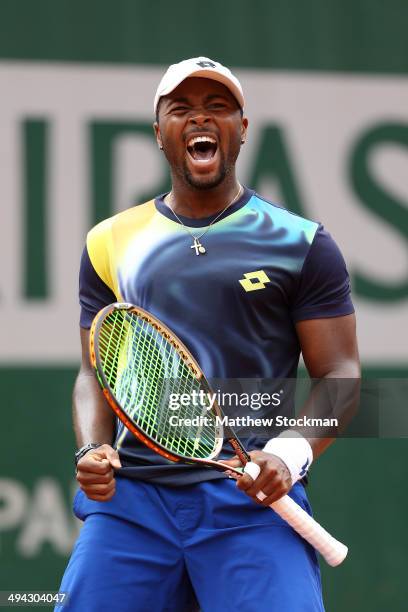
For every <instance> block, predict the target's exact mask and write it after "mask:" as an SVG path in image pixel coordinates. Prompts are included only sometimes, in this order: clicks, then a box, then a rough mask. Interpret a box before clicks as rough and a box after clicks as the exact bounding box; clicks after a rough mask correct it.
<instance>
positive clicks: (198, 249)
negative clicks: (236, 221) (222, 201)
mask: <svg viewBox="0 0 408 612" xmlns="http://www.w3.org/2000/svg"><path fill="white" fill-rule="evenodd" d="M243 191H244V188H243V187H242V185H239V188H238V191H237V193H236V195H235V197H234V199H233V200H231V202H230V203H229V204H227V205H226V207H225V208H223V210H222V211H221V212H219V213H218V215H217V216H216V217H215V219H213V220H212V221H211V223H210V224H209V225H207V227H206V228H205V229H204V231H203V232H201V234H198V235H197V236H196V235H195V234H193V232H192V231H191V230H190V228H189V227H187V226H186V225H184V223H183V222H182V220H181V219H180V217H179V216H178V214H177V213H176V212H175V211H174V210H173V208H172V207H171V205H170V202H173V201H174V198H173V192H172V191H171V192H170V193H169V195H168V196H167V197H168V201H167V206H168V207H169V208H170V210H171V212H172V213H173V215H174V216H175V217H176V219H177V220H178V222H179V223H180V225H181V227H182V228H183V229H184V230H185V231H186V232H187V233H188V234H190V236H191V238H192V239H193V244H192V245H191V247H190V249H194V250H195V254H196V255H205V254H206V252H207V249H206V248H205V247H204V246H203V245H202V244H201V242H200V238H202V237H203V236H204V235H205V234H206V233H207V232H208V230H209V229H210V228H211V226H212V224H213V223H215V222H216V221H217V219H219V218H220V217H221V215H222V214H224V213H225V211H226V210H227V209H228V208H229V207H230V206H232V205H233V204H234V203H235V202H236V201H237V200H238V199H239V198H240V197H241V194H242V192H243Z"/></svg>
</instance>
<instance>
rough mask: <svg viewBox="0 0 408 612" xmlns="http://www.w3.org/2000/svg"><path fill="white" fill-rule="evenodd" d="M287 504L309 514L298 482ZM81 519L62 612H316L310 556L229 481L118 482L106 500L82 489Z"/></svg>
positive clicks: (314, 566)
mask: <svg viewBox="0 0 408 612" xmlns="http://www.w3.org/2000/svg"><path fill="white" fill-rule="evenodd" d="M291 496H292V497H293V498H294V499H295V500H296V502H297V503H299V504H300V505H301V506H303V508H305V509H306V510H307V511H308V512H310V506H309V503H308V501H307V497H306V493H305V491H304V488H303V486H302V485H301V484H296V485H295V486H294V487H293V489H292V491H291ZM74 511H75V514H76V516H77V517H78V518H80V519H81V520H84V525H83V527H82V530H81V533H80V536H79V538H78V540H77V542H76V544H75V547H74V550H73V553H72V556H71V559H70V561H69V564H68V567H67V569H66V571H65V574H64V577H63V580H62V584H61V587H60V590H61V591H65V592H67V593H68V594H69V597H70V603H68V605H66V606H64V607H63V608H62V607H57V608H56V609H57V610H61V611H62V612H104V611H106V612H108V611H109V612H111V611H112V610H114V611H116V610H117V611H120V612H165V611H166V612H186V611H190V610H199V609H200V610H201V611H202V612H221V611H222V612H229V611H233V610H240V612H322V611H323V610H324V608H323V603H322V594H321V582H320V572H319V566H318V562H317V558H316V553H315V551H314V549H313V548H312V547H311V546H309V545H308V544H307V543H306V542H305V541H304V540H303V539H302V538H301V537H299V536H298V535H297V534H296V533H295V532H294V531H293V530H292V529H291V528H290V527H288V525H287V524H286V523H285V522H284V521H283V520H282V519H281V518H280V517H279V516H277V515H276V514H275V512H273V511H272V510H270V509H269V508H263V507H261V506H259V505H257V504H255V503H254V502H253V501H252V500H251V499H250V498H249V497H248V496H246V495H245V494H244V493H242V492H241V491H239V490H238V489H237V488H236V484H235V482H234V481H232V480H227V479H225V480H214V481H208V482H201V483H199V484H195V485H190V486H185V487H178V488H170V487H166V486H162V485H153V484H149V483H145V482H141V481H136V480H130V479H127V478H118V479H117V487H116V493H115V496H114V497H113V498H112V499H111V500H110V501H109V502H95V501H91V500H89V499H88V498H87V497H86V496H85V494H84V493H83V492H82V491H79V492H78V493H77V495H76V497H75V501H74Z"/></svg>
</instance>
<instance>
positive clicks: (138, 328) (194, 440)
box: [99, 310, 219, 458]
mask: <svg viewBox="0 0 408 612" xmlns="http://www.w3.org/2000/svg"><path fill="white" fill-rule="evenodd" d="M99 347H100V361H101V365H102V369H103V371H104V374H105V377H106V379H107V381H108V383H109V386H110V389H111V390H112V391H113V394H114V395H115V397H116V398H117V400H118V402H119V404H120V405H121V406H122V407H124V408H125V410H126V413H127V415H128V416H129V417H130V418H131V419H132V420H133V421H134V423H135V424H136V425H137V426H138V427H139V428H140V429H141V430H142V431H143V432H145V433H146V434H148V435H149V436H150V437H151V438H152V439H153V440H154V441H156V442H158V443H159V444H161V445H162V446H163V447H164V448H166V450H170V451H172V452H175V453H177V454H179V455H183V456H185V457H198V458H208V457H211V456H213V455H214V454H215V452H216V449H217V446H218V442H219V439H218V437H217V435H216V434H217V427H216V422H215V415H214V413H213V412H212V411H210V410H208V408H209V402H208V400H206V401H204V402H203V403H201V404H200V403H199V402H198V401H195V402H193V401H190V403H189V404H188V405H187V406H183V407H181V409H180V411H173V410H172V409H171V408H170V399H171V396H172V395H173V397H174V396H175V397H179V398H180V397H181V396H182V395H183V394H184V395H185V396H186V395H188V396H190V397H192V392H196V394H197V395H196V399H198V393H199V392H200V390H201V383H200V381H199V380H198V379H197V378H196V376H195V375H194V373H193V372H192V370H191V368H190V367H189V365H188V364H187V363H186V362H185V361H184V360H183V359H182V357H181V356H180V355H179V353H178V351H177V350H176V348H175V347H174V346H173V344H172V342H171V338H169V336H168V334H164V333H162V332H160V331H159V329H156V328H155V327H153V325H151V324H150V323H149V322H148V321H147V320H144V319H143V318H141V317H139V316H137V315H136V314H134V313H132V312H128V311H124V310H115V311H113V312H111V313H109V315H108V316H107V317H106V318H105V320H104V322H103V324H102V325H101V327H100V331H99ZM179 413H180V416H182V419H181V424H180V425H176V426H175V425H174V424H172V423H171V420H170V417H171V416H172V415H173V414H175V415H178V414H179ZM196 417H199V418H198V419H196ZM204 417H205V420H204ZM187 419H190V423H189V422H188V420H187ZM193 423H194V424H193Z"/></svg>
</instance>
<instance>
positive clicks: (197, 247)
mask: <svg viewBox="0 0 408 612" xmlns="http://www.w3.org/2000/svg"><path fill="white" fill-rule="evenodd" d="M190 249H195V254H196V255H204V254H205V253H206V250H205V248H204V247H203V245H202V244H201V242H200V241H199V239H198V238H194V244H192V245H191V247H190Z"/></svg>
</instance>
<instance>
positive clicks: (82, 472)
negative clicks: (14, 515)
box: [73, 329, 121, 501]
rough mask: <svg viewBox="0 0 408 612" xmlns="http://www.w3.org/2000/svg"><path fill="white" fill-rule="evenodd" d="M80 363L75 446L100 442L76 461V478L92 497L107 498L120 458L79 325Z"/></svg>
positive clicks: (111, 420)
mask: <svg viewBox="0 0 408 612" xmlns="http://www.w3.org/2000/svg"><path fill="white" fill-rule="evenodd" d="M81 344H82V363H81V368H80V370H79V373H78V377H77V379H76V382H75V386H74V394H73V418H74V429H75V436H76V440H77V445H78V447H81V446H84V445H85V444H88V443H90V442H94V443H100V444H101V445H102V446H100V447H98V448H97V449H94V450H91V451H88V452H87V453H86V455H84V456H83V457H82V458H81V459H80V460H79V462H78V466H77V480H78V483H79V486H80V487H81V489H82V490H83V491H84V493H85V494H86V495H87V496H88V497H89V498H90V499H93V500H96V501H107V500H109V499H110V498H111V497H112V496H113V495H114V493H115V478H114V472H113V468H119V467H121V465H120V460H119V456H118V453H117V451H116V450H114V449H113V448H112V446H111V444H112V442H113V437H114V428H115V416H114V413H113V412H112V410H111V409H110V408H109V406H108V405H107V403H106V400H105V398H104V397H103V394H102V391H101V390H100V388H99V385H98V383H97V380H96V378H95V375H94V373H93V371H92V367H91V365H90V362H89V348H88V347H89V331H88V330H86V329H81Z"/></svg>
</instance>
